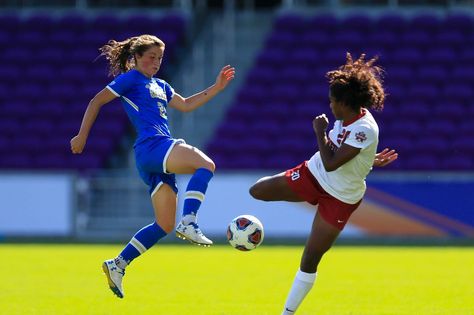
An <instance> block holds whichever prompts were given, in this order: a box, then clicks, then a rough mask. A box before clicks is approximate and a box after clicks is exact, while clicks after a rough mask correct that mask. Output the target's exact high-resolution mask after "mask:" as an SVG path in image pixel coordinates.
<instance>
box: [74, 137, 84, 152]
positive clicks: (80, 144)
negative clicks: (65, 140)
mask: <svg viewBox="0 0 474 315" xmlns="http://www.w3.org/2000/svg"><path fill="white" fill-rule="evenodd" d="M85 145H86V139H84V137H81V136H79V135H77V136H75V137H74V138H72V139H71V151H72V153H74V154H81V153H82V150H84V146H85Z"/></svg>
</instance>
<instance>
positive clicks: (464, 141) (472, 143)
mask: <svg viewBox="0 0 474 315" xmlns="http://www.w3.org/2000/svg"><path fill="white" fill-rule="evenodd" d="M451 151H452V152H453V153H455V154H461V153H463V154H468V155H470V156H471V158H474V139H473V138H472V136H471V135H470V134H467V133H466V134H464V135H461V136H459V137H457V138H455V139H453V141H452V144H451Z"/></svg>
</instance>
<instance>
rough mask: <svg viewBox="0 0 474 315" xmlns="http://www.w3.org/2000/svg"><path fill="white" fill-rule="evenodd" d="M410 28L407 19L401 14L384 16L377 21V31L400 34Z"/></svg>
mask: <svg viewBox="0 0 474 315" xmlns="http://www.w3.org/2000/svg"><path fill="white" fill-rule="evenodd" d="M407 28H408V23H407V20H406V19H405V17H403V16H402V15H400V14H384V15H381V16H379V17H378V18H377V20H376V21H375V29H376V30H377V31H388V32H391V33H392V34H400V33H402V32H403V31H404V30H405V29H407Z"/></svg>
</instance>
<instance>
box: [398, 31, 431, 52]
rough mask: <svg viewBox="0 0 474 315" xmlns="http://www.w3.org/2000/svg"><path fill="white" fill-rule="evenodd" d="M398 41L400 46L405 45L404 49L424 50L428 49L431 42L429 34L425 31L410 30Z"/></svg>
mask: <svg viewBox="0 0 474 315" xmlns="http://www.w3.org/2000/svg"><path fill="white" fill-rule="evenodd" d="M400 40H401V44H403V45H405V46H406V47H413V48H420V49H424V48H425V47H427V46H428V47H429V46H430V45H431V44H432V42H433V38H432V36H431V34H430V33H429V32H427V31H426V30H412V31H409V32H406V33H405V34H403V35H402V36H401V38H400Z"/></svg>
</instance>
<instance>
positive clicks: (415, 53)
mask: <svg viewBox="0 0 474 315" xmlns="http://www.w3.org/2000/svg"><path fill="white" fill-rule="evenodd" d="M386 58H387V59H388V58H392V59H393V60H394V62H396V63H397V64H401V65H405V66H416V65H418V64H419V62H420V60H423V58H424V56H423V54H422V53H421V51H420V49H417V48H414V47H410V48H399V49H396V50H394V51H393V52H391V53H390V55H389V56H387V57H386Z"/></svg>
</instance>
